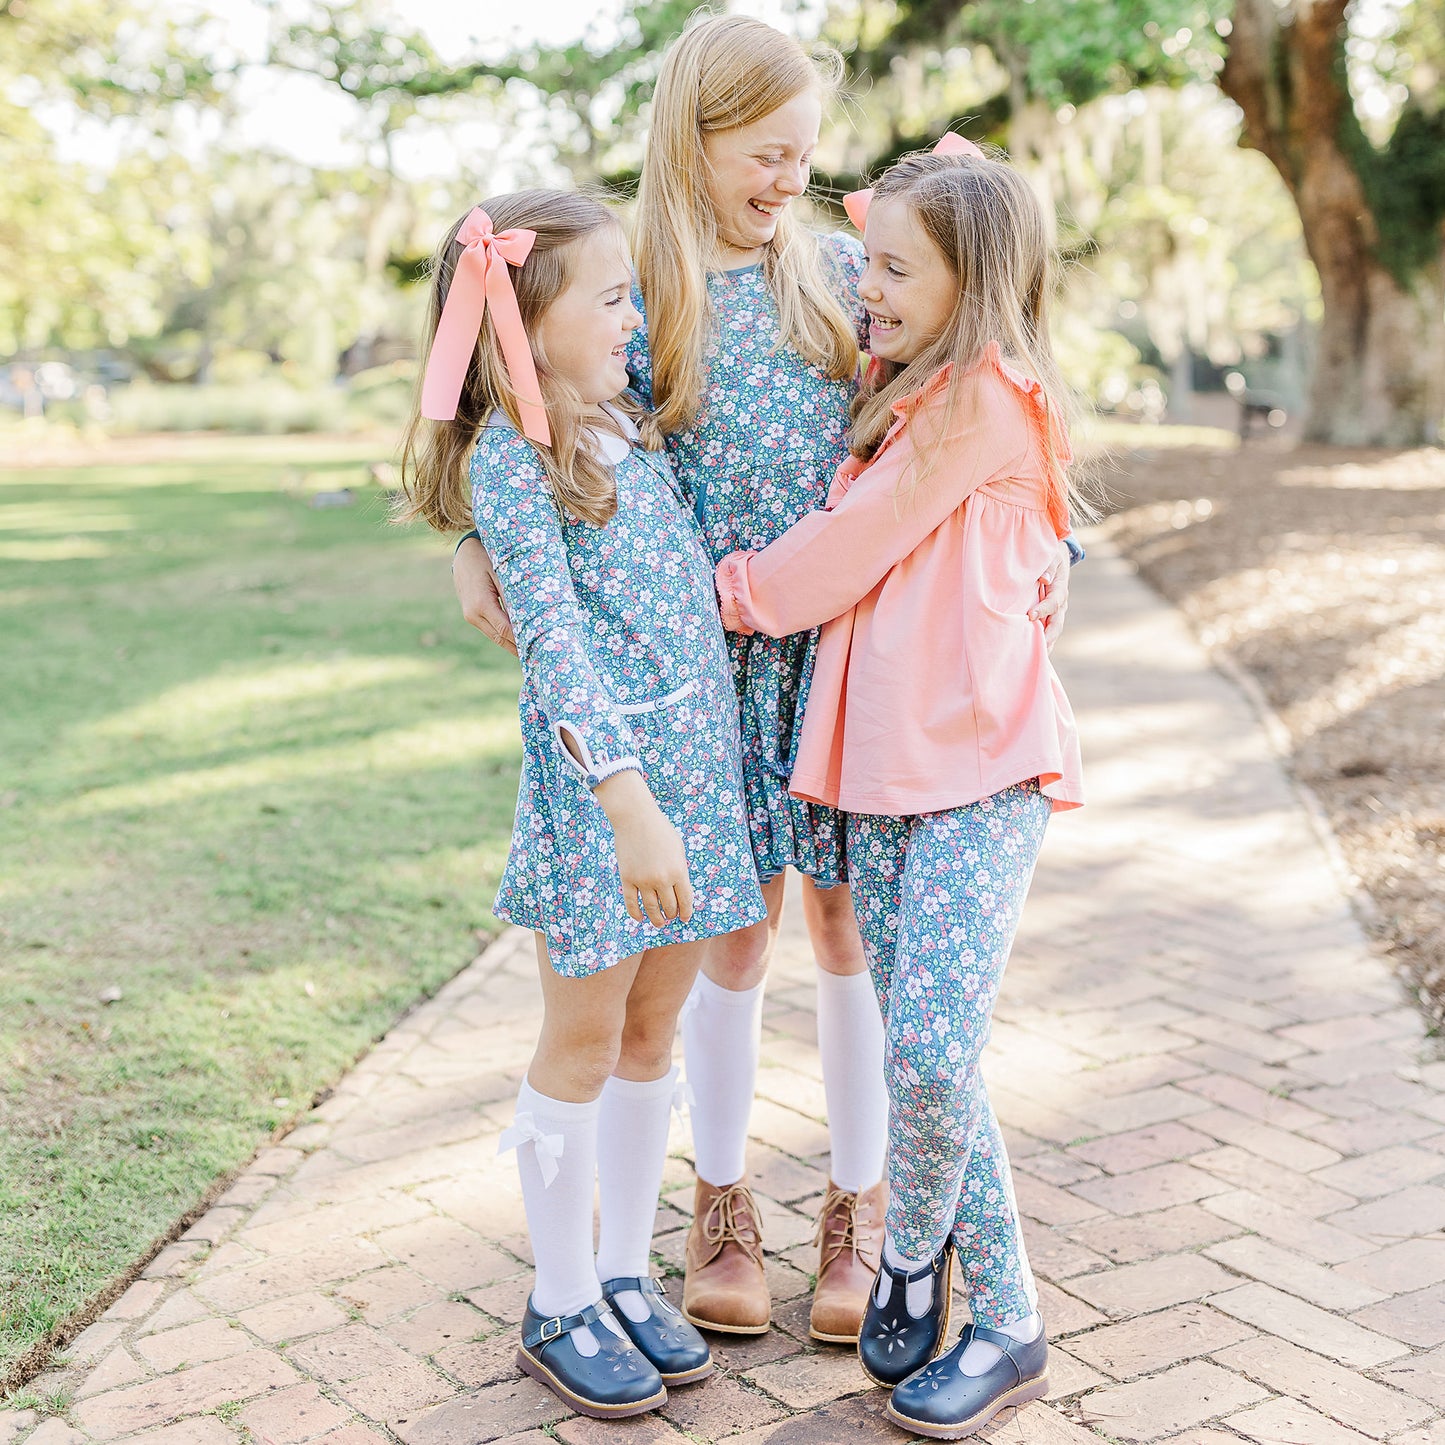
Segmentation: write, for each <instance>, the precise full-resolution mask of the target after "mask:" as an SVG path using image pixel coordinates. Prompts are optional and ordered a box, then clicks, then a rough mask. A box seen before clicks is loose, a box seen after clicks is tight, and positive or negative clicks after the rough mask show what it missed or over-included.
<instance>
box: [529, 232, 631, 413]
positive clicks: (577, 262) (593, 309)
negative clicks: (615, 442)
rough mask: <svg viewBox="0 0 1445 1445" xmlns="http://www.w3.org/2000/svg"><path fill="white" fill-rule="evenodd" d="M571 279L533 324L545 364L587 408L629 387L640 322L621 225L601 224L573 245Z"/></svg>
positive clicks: (570, 258)
mask: <svg viewBox="0 0 1445 1445" xmlns="http://www.w3.org/2000/svg"><path fill="white" fill-rule="evenodd" d="M569 261H570V263H571V264H570V266H569V272H570V275H569V279H568V282H567V285H566V286H565V287H564V288H563V290H562V291H561V292H560V293H559V294H558V296H557V298H556V300H554V301H553V302H552V304H551V305H550V306H548V307H547V309H546V311H544V312H543V313H542V316H541V317H540V318H539V320H538V321H537V323H536V325H535V326H534V328H533V329H534V333H535V335H536V339H537V343H538V349H539V350H540V351H541V353H542V354H543V355H544V356H545V357H546V360H547V365H548V366H550V367H551V369H552V370H553V371H554V372H556V373H557V375H558V376H560V377H562V378H563V379H564V380H565V381H569V382H571V384H572V385H573V386H574V387H576V388H577V390H578V391H579V392H580V393H581V394H582V400H583V401H584V402H586V403H587V405H588V406H596V405H598V404H599V403H600V402H604V401H611V399H612V398H613V397H614V396H616V395H617V394H618V393H619V392H620V391H622V390H624V389H625V388H626V386H627V361H626V350H627V338H628V337H629V336H630V335H631V334H632V333H633V332H634V331H636V330H637V328H638V326H639V324H640V323H641V321H642V317H641V316H640V315H639V314H638V312H637V308H636V307H635V306H633V304H632V300H631V292H632V258H631V257H630V256H629V255H628V254H627V242H626V240H625V239H624V237H623V234H622V228H621V227H620V226H602V227H599V228H598V229H597V230H595V231H591V232H589V233H588V234H587V235H585V236H583V237H582V238H581V239H580V240H578V241H575V242H574V243H573V245H572V255H571V256H570V257H569Z"/></svg>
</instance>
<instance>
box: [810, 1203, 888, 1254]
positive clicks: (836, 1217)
mask: <svg viewBox="0 0 1445 1445" xmlns="http://www.w3.org/2000/svg"><path fill="white" fill-rule="evenodd" d="M813 1243H814V1244H817V1245H820V1246H821V1249H822V1263H823V1265H824V1266H827V1265H829V1264H831V1263H832V1262H833V1261H834V1260H835V1259H837V1258H838V1256H839V1255H841V1254H842V1253H843V1252H844V1250H851V1251H852V1252H853V1257H854V1258H855V1259H859V1260H861V1261H862V1262H863V1264H865V1265H867V1266H868V1267H869V1268H870V1269H876V1268H877V1267H878V1262H877V1261H876V1260H873V1261H870V1260H869V1259H868V1258H867V1256H866V1255H865V1254H863V1253H862V1252H861V1249H860V1246H861V1244H862V1241H861V1240H860V1239H859V1237H858V1196H857V1194H856V1193H853V1192H851V1191H849V1190H846V1189H839V1188H838V1187H837V1186H836V1185H833V1186H830V1187H829V1189H828V1193H827V1194H826V1195H825V1196H824V1198H823V1210H822V1213H821V1214H819V1216H818V1227H817V1229H815V1230H814V1231H813Z"/></svg>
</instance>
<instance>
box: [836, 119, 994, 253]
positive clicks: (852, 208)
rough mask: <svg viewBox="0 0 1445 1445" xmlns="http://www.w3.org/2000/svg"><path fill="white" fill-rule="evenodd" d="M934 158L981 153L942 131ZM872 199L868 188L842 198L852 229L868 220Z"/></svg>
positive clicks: (981, 155) (953, 135)
mask: <svg viewBox="0 0 1445 1445" xmlns="http://www.w3.org/2000/svg"><path fill="white" fill-rule="evenodd" d="M933 154H934V155H936V156H978V157H979V158H980V159H982V158H983V152H982V151H981V150H980V149H979V148H978V147H977V146H976V145H974V143H973V142H972V141H971V140H968V139H967V138H966V137H964V136H961V135H957V134H955V133H954V132H953V131H951V130H949V131H944V133H943V134H942V135H941V136H940V137H939V138H938V144H937V145H936V146H934V148H933ZM872 199H873V187H872V186H869V187H868V189H867V190H866V191H849V192H848V194H847V195H846V196H844V197H843V209H844V210H845V211H847V213H848V219H849V220H850V221H852V223H853V226H854V229H855V230H859V231H861V230H862V229H863V223H864V222H865V221H866V220H867V219H868V203H869V201H871V200H872Z"/></svg>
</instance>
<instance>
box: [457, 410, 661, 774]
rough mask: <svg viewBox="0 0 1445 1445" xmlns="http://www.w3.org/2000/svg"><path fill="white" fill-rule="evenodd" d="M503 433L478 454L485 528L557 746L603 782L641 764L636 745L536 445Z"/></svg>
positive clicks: (475, 471) (479, 505)
mask: <svg viewBox="0 0 1445 1445" xmlns="http://www.w3.org/2000/svg"><path fill="white" fill-rule="evenodd" d="M496 431H497V432H500V433H501V434H500V436H492V437H489V436H488V435H487V433H486V432H483V437H482V441H481V442H479V443H478V446H477V448H476V450H475V451H474V452H473V453H472V471H471V477H472V511H473V515H474V516H475V517H476V522H477V532H478V534H479V536H480V538H481V541H482V545H483V546H484V547H485V548H486V549H487V553H488V555H489V556H490V557H491V559H492V565H493V567H494V568H495V569H496V574H497V580H498V582H500V584H501V588H502V593H503V596H504V597H505V598H506V603H507V612H508V614H509V615H510V617H511V620H512V630H513V632H514V633H515V635H516V640H517V654H518V656H519V657H520V658H521V660H522V666H523V667H524V668H525V669H526V672H527V676H528V677H529V678H530V679H531V681H532V684H533V687H534V688H535V690H536V693H537V698H538V701H539V702H540V704H541V706H542V710H543V712H544V713H545V714H546V716H547V722H548V723H549V725H550V726H551V728H552V733H553V736H554V737H555V738H556V740H557V748H558V752H559V754H560V756H561V757H562V759H563V760H564V761H565V762H566V763H567V764H568V765H569V766H571V767H573V768H576V769H577V770H578V771H579V772H581V773H582V774H583V775H584V777H585V779H586V781H587V784H588V786H589V787H596V786H597V784H598V783H599V782H602V781H603V780H604V779H606V778H609V777H611V776H612V775H613V774H615V773H618V772H621V771H623V770H624V769H627V768H636V769H638V770H639V771H640V770H641V763H640V762H639V760H638V757H637V744H636V742H635V740H634V738H633V734H632V730H631V728H629V727H628V726H627V723H626V721H625V720H624V718H623V716H622V714H621V713H620V712H619V711H618V710H617V704H616V702H615V701H614V700H613V697H612V694H611V692H610V691H609V690H608V689H607V687H606V685H605V684H604V683H603V681H602V677H601V675H600V673H599V672H598V670H597V667H596V665H595V663H594V662H593V660H592V653H591V650H590V647H589V635H590V622H591V619H590V618H589V617H588V615H587V613H586V612H585V610H584V609H583V608H582V606H581V605H580V604H579V602H578V601H577V594H576V592H575V591H574V589H573V586H572V572H571V568H570V566H569V564H568V560H567V544H566V540H565V538H564V536H563V532H562V519H561V516H560V514H559V513H558V510H557V505H556V503H555V502H554V501H553V498H552V493H551V489H550V488H549V487H548V485H547V478H546V475H545V473H544V472H543V471H542V468H541V466H540V465H539V464H538V462H537V460H536V457H535V456H534V455H533V453H532V449H531V446H530V444H529V443H527V442H526V441H524V440H523V439H522V438H521V437H520V436H517V435H516V434H515V433H513V432H502V431H501V429H500V428H498V429H496ZM569 737H570V739H571V740H572V743H573V744H574V746H570V747H569V746H568V743H567V739H568V738H569Z"/></svg>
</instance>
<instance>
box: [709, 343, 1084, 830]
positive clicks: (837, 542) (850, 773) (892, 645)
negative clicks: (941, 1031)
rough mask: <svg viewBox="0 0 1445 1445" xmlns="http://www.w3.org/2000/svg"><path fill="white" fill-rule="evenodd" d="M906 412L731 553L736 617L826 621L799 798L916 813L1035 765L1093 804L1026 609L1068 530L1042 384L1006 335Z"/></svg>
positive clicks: (723, 578)
mask: <svg viewBox="0 0 1445 1445" xmlns="http://www.w3.org/2000/svg"><path fill="white" fill-rule="evenodd" d="M948 381H949V377H948V373H947V371H946V370H945V371H944V372H941V373H939V375H938V376H936V377H934V378H933V379H932V380H931V381H930V382H929V383H928V385H927V386H926V387H924V388H923V391H922V393H921V395H918V396H915V397H912V398H909V400H908V402H907V404H899V406H897V407H896V408H895V411H896V412H897V413H898V419H897V420H896V421H895V422H894V424H893V426H892V427H891V428H890V430H889V431H888V433H887V435H886V436H885V437H884V439H883V442H882V444H881V445H880V446H879V448H878V450H877V452H876V453H875V454H874V456H873V457H872V458H871V460H869V461H867V462H864V461H861V460H860V459H858V458H856V457H849V458H848V459H847V460H846V461H844V462H843V464H842V465H841V466H840V467H839V468H838V472H837V474H836V476H835V478H834V481H833V485H832V488H831V490H830V491H829V494H828V503H827V506H826V507H825V508H824V509H823V510H820V511H815V512H812V513H810V514H809V515H807V516H805V517H803V518H802V519H801V520H800V521H799V522H798V523H797V524H796V525H794V526H793V527H791V528H789V530H788V531H787V532H785V533H784V534H783V536H782V537H780V538H779V539H778V540H777V541H776V542H774V543H773V544H772V545H771V546H769V547H767V548H765V549H763V550H762V551H761V552H734V553H732V554H730V555H729V556H727V557H725V558H723V560H722V561H721V562H720V563H719V564H718V568H717V574H716V580H717V587H718V595H719V598H720V601H721V603H722V613H723V623H724V625H725V626H727V627H730V628H732V629H734V630H737V631H743V632H747V631H752V630H757V631H760V632H765V633H768V634H770V635H772V636H775V637H776V636H783V635H786V634H788V633H791V632H797V631H800V630H801V629H803V628H808V627H817V626H819V625H820V624H826V626H824V627H823V631H822V634H821V636H820V638H819V642H818V653H817V660H816V662H815V664H814V670H813V680H812V688H811V691H810V693H809V697H808V705H807V711H806V714H805V716H804V719H803V729H802V736H801V739H800V741H799V745H798V754H797V763H796V766H795V768H794V770H793V774H792V778H791V782H790V788H791V791H792V792H793V793H794V795H796V796H798V797H801V798H805V799H808V800H810V801H814V802H820V803H827V804H829V805H832V806H835V807H841V808H845V809H847V810H849V811H851V812H858V813H875V814H885V815H891V816H902V815H905V814H910V813H924V812H935V811H939V810H942V809H945V808H954V807H961V806H963V805H964V804H966V803H971V802H977V801H978V800H980V799H982V798H985V797H988V796H990V795H991V794H993V793H997V792H999V791H1001V790H1002V789H1004V788H1006V787H1009V786H1011V785H1012V784H1014V783H1018V782H1023V781H1026V780H1027V779H1030V778H1038V779H1039V781H1040V786H1041V788H1042V790H1043V792H1044V793H1045V794H1046V795H1047V796H1048V797H1049V798H1050V799H1051V800H1052V801H1053V805H1054V808H1055V810H1056V811H1057V810H1060V809H1065V808H1073V807H1078V806H1079V805H1080V804H1081V803H1082V801H1083V797H1082V791H1081V787H1080V773H1081V767H1080V759H1079V747H1078V738H1077V733H1076V729H1075V725H1074V718H1073V712H1072V710H1071V709H1070V707H1069V702H1068V699H1067V697H1066V696H1065V695H1064V691H1063V688H1062V686H1061V685H1060V683H1059V680H1058V677H1057V675H1056V674H1055V673H1054V670H1053V667H1052V665H1051V664H1050V661H1049V656H1048V648H1047V645H1046V643H1045V641H1044V629H1043V624H1042V623H1040V622H1034V621H1032V620H1030V618H1029V617H1028V610H1029V608H1030V607H1031V606H1032V605H1033V604H1034V603H1035V602H1036V601H1037V600H1038V597H1039V582H1038V579H1039V578H1040V577H1042V576H1043V575H1044V574H1045V573H1046V572H1047V571H1048V568H1049V565H1050V563H1051V562H1052V561H1053V559H1054V557H1055V555H1056V554H1057V550H1058V539H1059V538H1060V537H1061V536H1063V535H1064V534H1065V533H1066V532H1067V531H1068V518H1067V515H1066V514H1065V513H1064V510H1063V508H1062V506H1061V505H1060V504H1059V503H1058V502H1057V501H1056V500H1055V499H1054V497H1053V496H1052V494H1051V489H1050V487H1049V485H1048V460H1047V453H1046V451H1045V448H1044V438H1045V436H1046V428H1047V426H1048V424H1049V423H1048V416H1047V412H1046V408H1045V401H1044V396H1043V389H1042V387H1041V386H1039V384H1038V383H1037V382H1036V381H1033V380H1031V379H1030V378H1027V377H1024V376H1022V375H1020V374H1019V373H1018V372H1017V371H1015V370H1014V369H1013V368H1011V367H1010V366H1008V365H1006V364H1005V363H1004V361H1003V360H1002V358H1001V355H1000V352H999V348H998V345H997V343H992V344H990V346H989V347H988V348H987V349H986V351H985V353H984V355H983V357H982V358H981V359H980V361H979V362H978V363H977V364H976V365H975V366H974V367H973V368H971V369H970V371H969V372H968V373H967V374H966V375H964V376H961V377H960V378H958V382H957V385H956V387H955V388H954V390H955V392H956V395H955V397H954V400H953V403H952V405H951V407H950V405H949V403H948V390H949V386H948Z"/></svg>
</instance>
